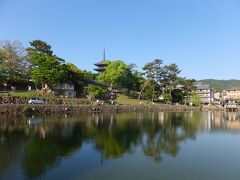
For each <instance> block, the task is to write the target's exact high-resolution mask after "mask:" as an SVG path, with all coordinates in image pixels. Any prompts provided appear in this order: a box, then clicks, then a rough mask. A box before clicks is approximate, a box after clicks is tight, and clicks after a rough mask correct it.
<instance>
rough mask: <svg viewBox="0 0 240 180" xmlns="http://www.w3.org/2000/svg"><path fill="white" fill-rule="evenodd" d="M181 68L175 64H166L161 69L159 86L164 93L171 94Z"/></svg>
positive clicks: (177, 81)
mask: <svg viewBox="0 0 240 180" xmlns="http://www.w3.org/2000/svg"><path fill="white" fill-rule="evenodd" d="M180 72H181V70H180V69H179V68H178V66H177V65H176V64H170V65H166V66H164V67H163V69H162V77H161V86H162V87H163V88H164V90H165V92H166V93H169V94H170V95H171V92H172V90H173V89H174V88H175V87H176V85H177V84H178V83H179V76H178V75H179V73H180Z"/></svg>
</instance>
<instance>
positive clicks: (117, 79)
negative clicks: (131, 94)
mask: <svg viewBox="0 0 240 180" xmlns="http://www.w3.org/2000/svg"><path fill="white" fill-rule="evenodd" d="M97 79H98V80H99V81H101V82H105V83H108V84H109V86H110V87H112V88H127V89H133V86H134V78H133V75H132V66H131V65H127V64H125V63H124V62H123V61H111V62H109V63H108V66H107V67H106V70H105V72H103V73H100V74H99V76H98V78H97Z"/></svg>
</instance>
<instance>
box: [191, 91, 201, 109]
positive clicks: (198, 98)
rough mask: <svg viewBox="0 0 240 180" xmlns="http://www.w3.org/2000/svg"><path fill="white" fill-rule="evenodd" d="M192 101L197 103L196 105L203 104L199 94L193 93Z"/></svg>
mask: <svg viewBox="0 0 240 180" xmlns="http://www.w3.org/2000/svg"><path fill="white" fill-rule="evenodd" d="M192 103H193V104H194V105H195V106H200V105H201V99H200V97H199V96H198V95H197V94H195V93H194V94H193V95H192Z"/></svg>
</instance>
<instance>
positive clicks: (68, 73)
mask: <svg viewBox="0 0 240 180" xmlns="http://www.w3.org/2000/svg"><path fill="white" fill-rule="evenodd" d="M61 69H62V71H63V74H62V78H61V79H60V81H61V82H63V83H64V82H68V83H73V84H74V87H75V91H76V92H77V93H78V95H80V94H81V93H83V90H84V86H85V83H84V81H83V78H84V74H83V72H82V71H81V70H80V69H79V68H78V67H77V66H75V65H74V64H72V63H66V64H63V65H62V66H61Z"/></svg>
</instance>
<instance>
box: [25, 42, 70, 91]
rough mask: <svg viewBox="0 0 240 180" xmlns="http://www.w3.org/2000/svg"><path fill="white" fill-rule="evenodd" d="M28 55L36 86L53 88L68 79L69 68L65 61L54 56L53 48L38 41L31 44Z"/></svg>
mask: <svg viewBox="0 0 240 180" xmlns="http://www.w3.org/2000/svg"><path fill="white" fill-rule="evenodd" d="M30 44H31V47H30V48H28V49H27V50H28V55H29V57H30V59H31V65H32V66H31V75H32V79H33V80H34V82H35V83H36V84H42V86H44V85H45V84H47V85H48V87H50V88H52V87H53V85H54V84H56V83H57V82H59V81H61V80H62V79H63V78H64V77H66V72H67V68H66V66H63V63H64V60H63V59H61V58H59V57H57V56H56V55H53V54H52V50H51V46H50V45H48V44H47V43H46V42H43V41H40V40H37V41H32V42H30Z"/></svg>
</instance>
